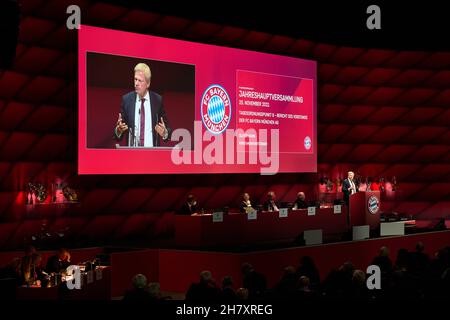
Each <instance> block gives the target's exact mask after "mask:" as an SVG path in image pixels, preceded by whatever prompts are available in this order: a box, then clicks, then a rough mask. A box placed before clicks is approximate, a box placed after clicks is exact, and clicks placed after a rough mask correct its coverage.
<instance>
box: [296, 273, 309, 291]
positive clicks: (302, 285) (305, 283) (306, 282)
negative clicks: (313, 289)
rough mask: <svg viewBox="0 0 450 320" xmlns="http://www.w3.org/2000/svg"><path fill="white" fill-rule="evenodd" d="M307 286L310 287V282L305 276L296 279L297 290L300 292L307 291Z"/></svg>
mask: <svg viewBox="0 0 450 320" xmlns="http://www.w3.org/2000/svg"><path fill="white" fill-rule="evenodd" d="M309 285H310V281H309V278H308V277H307V276H301V277H300V278H299V279H298V288H299V289H300V290H305V289H308V288H309Z"/></svg>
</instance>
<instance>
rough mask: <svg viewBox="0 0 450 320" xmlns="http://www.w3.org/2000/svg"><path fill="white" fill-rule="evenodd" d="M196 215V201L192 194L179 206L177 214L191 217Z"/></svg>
mask: <svg viewBox="0 0 450 320" xmlns="http://www.w3.org/2000/svg"><path fill="white" fill-rule="evenodd" d="M195 213H197V199H196V198H195V196H194V195H193V194H190V195H188V196H187V199H186V202H185V203H184V204H183V205H182V206H181V208H180V210H179V211H178V212H177V214H181V215H192V214H195Z"/></svg>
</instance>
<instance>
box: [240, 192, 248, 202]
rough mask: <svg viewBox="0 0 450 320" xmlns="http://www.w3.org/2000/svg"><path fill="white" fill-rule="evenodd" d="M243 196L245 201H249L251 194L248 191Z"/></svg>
mask: <svg viewBox="0 0 450 320" xmlns="http://www.w3.org/2000/svg"><path fill="white" fill-rule="evenodd" d="M242 198H243V199H244V201H249V200H250V195H249V194H248V193H247V192H245V193H244V194H243V195H242Z"/></svg>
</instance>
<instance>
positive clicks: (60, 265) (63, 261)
mask: <svg viewBox="0 0 450 320" xmlns="http://www.w3.org/2000/svg"><path fill="white" fill-rule="evenodd" d="M68 266H70V253H69V251H67V249H60V250H59V251H58V254H56V255H54V256H51V257H50V258H48V260H47V266H46V268H45V271H47V273H52V272H55V273H60V272H62V271H65V270H66V269H67V267H68Z"/></svg>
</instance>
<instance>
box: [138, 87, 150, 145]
mask: <svg viewBox="0 0 450 320" xmlns="http://www.w3.org/2000/svg"><path fill="white" fill-rule="evenodd" d="M144 98H145V101H144V111H145V128H144V130H145V136H144V147H153V128H152V112H151V108H150V95H149V93H148V91H147V93H146V94H145V97H144ZM134 124H135V145H136V146H138V145H139V137H140V136H141V97H140V96H139V95H138V94H137V95H136V104H135V109H134Z"/></svg>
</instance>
